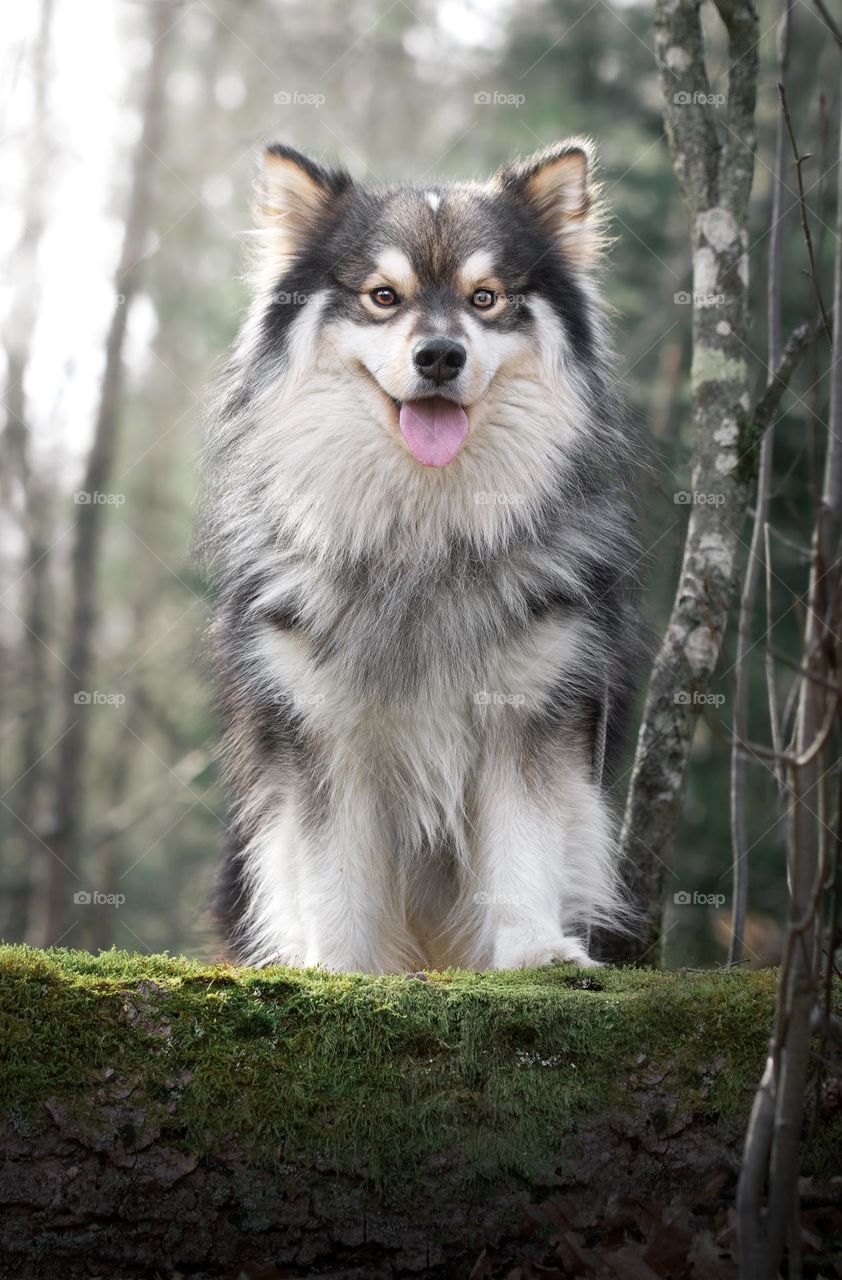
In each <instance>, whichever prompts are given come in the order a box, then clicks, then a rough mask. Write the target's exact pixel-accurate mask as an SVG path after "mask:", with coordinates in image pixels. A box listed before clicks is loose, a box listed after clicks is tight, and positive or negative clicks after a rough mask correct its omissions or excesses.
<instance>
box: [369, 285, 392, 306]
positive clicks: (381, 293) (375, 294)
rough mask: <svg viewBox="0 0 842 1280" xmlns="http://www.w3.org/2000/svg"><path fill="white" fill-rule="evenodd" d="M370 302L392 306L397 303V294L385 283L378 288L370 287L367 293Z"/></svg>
mask: <svg viewBox="0 0 842 1280" xmlns="http://www.w3.org/2000/svg"><path fill="white" fill-rule="evenodd" d="M369 296H370V298H371V300H372V302H376V303H377V305H378V307H394V306H396V305H397V301H398V295H397V294H396V293H395V291H394V289H390V288H388V286H387V285H385V284H384V285H381V286H380V288H379V289H372V291H371V294H370V295H369Z"/></svg>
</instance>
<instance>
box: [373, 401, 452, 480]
mask: <svg viewBox="0 0 842 1280" xmlns="http://www.w3.org/2000/svg"><path fill="white" fill-rule="evenodd" d="M389 399H390V400H391V402H392V404H393V405H394V406H395V409H396V410H397V415H398V427H399V428H400V433H401V435H402V436H403V439H404V443H405V444H406V447H407V448H408V449H409V452H410V453H411V454H412V456H413V458H415V460H416V461H417V462H420V463H421V465H422V466H425V467H446V466H447V464H448V463H449V462H452V461H453V459H454V458H455V457H456V455H457V453H458V452H459V450H460V449H461V448H462V445H463V444H464V443H465V440H466V439H467V436H468V415H467V413H466V411H465V409H464V408H463V406H462V405H460V404H457V403H456V401H454V400H446V399H445V398H444V396H425V397H424V399H422V400H395V399H394V397H393V396H390V397H389Z"/></svg>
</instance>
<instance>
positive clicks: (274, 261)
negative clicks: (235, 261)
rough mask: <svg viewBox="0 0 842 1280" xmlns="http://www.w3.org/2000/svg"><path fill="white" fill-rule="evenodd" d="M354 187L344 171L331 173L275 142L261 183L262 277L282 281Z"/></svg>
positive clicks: (259, 237) (259, 267)
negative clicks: (341, 199) (339, 201)
mask: <svg viewBox="0 0 842 1280" xmlns="http://www.w3.org/2000/svg"><path fill="white" fill-rule="evenodd" d="M350 186H351V178H350V176H349V174H347V173H346V172H345V171H344V169H326V168H323V166H322V165H320V164H316V162H315V161H314V160H310V159H309V158H308V157H307V156H303V155H302V154H301V153H300V152H299V151H295V150H293V148H292V147H285V146H282V145H281V144H280V143H275V144H273V145H272V146H270V147H267V148H266V150H265V151H264V153H263V163H262V165H261V171H260V175H259V177H258V181H257V199H256V201H255V210H254V216H255V224H256V227H257V232H258V234H257V244H258V253H257V261H256V267H257V274H258V277H259V279H261V280H266V279H275V280H277V279H278V278H279V277H280V276H282V275H283V274H284V272H285V271H286V270H287V268H288V267H289V266H290V265H291V263H292V262H293V261H294V260H295V258H296V257H297V256H298V254H299V253H300V252H301V250H302V249H303V248H304V246H305V245H306V244H307V242H308V241H309V240H312V239H313V238H314V237H315V236H316V235H317V234H318V232H319V230H320V229H322V228H324V227H325V226H326V224H327V222H328V221H329V219H330V217H331V214H332V211H333V209H334V207H335V205H336V202H337V201H338V200H339V199H340V197H341V196H342V195H343V193H344V192H345V191H347V189H348V188H349V187H350Z"/></svg>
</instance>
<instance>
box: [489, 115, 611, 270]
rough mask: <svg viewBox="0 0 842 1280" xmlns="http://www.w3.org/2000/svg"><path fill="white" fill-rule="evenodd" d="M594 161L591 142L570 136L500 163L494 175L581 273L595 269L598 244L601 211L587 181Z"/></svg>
mask: <svg viewBox="0 0 842 1280" xmlns="http://www.w3.org/2000/svg"><path fill="white" fill-rule="evenodd" d="M593 160H594V155H593V147H592V146H591V144H590V143H589V142H588V141H587V140H586V139H582V138H571V139H569V140H568V141H566V142H556V143H554V144H553V146H550V147H545V148H544V150H543V151H536V152H535V154H534V155H532V156H529V157H528V159H526V160H520V161H517V162H516V163H514V164H510V165H504V166H503V168H502V169H498V171H497V173H496V174H495V175H494V181H495V182H496V183H497V184H498V185H499V186H501V187H502V188H503V190H504V191H507V192H509V194H510V195H513V196H515V197H516V198H517V199H518V200H520V201H522V202H523V203H524V204H525V205H526V206H527V209H528V210H529V213H530V214H531V216H532V217H533V218H534V219H535V221H536V222H537V223H538V225H539V226H540V227H541V230H542V231H544V232H545V234H546V235H548V236H550V237H551V238H552V239H553V240H555V241H556V242H557V243H558V244H559V246H560V248H561V249H562V250H563V252H564V254H565V257H566V258H567V259H568V260H569V261H570V262H571V263H572V264H573V266H575V267H578V268H581V269H583V270H585V269H587V268H588V267H591V266H593V265H594V263H595V262H596V260H597V258H598V257H599V253H600V250H601V248H602V244H603V239H602V234H601V216H600V213H601V211H600V207H599V204H598V201H597V198H596V196H597V192H596V190H595V188H594V186H593V183H592V181H591V170H592V166H593Z"/></svg>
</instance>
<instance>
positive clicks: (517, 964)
mask: <svg viewBox="0 0 842 1280" xmlns="http://www.w3.org/2000/svg"><path fill="white" fill-rule="evenodd" d="M558 964H576V965H578V966H579V968H580V969H599V968H601V967H602V964H601V961H599V960H593V959H592V958H591V957H590V956H589V955H588V953H587V951H586V949H585V948H584V947H583V946H582V943H581V942H580V941H579V939H578V938H569V937H567V936H565V935H564V934H561V935H559V936H558V937H556V938H552V939H537V938H523V937H521V938H520V939H518V940H514V939H511V940H508V939H507V940H505V941H502V940H501V941H498V942H497V944H496V945H495V947H494V956H493V960H492V964H491V968H492V969H546V968H550V967H551V966H552V965H558Z"/></svg>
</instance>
